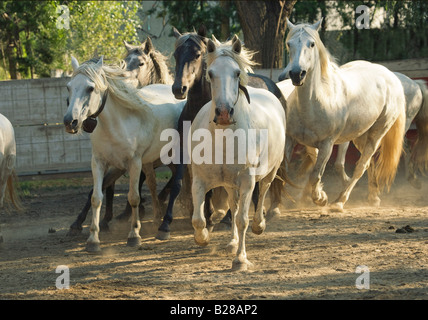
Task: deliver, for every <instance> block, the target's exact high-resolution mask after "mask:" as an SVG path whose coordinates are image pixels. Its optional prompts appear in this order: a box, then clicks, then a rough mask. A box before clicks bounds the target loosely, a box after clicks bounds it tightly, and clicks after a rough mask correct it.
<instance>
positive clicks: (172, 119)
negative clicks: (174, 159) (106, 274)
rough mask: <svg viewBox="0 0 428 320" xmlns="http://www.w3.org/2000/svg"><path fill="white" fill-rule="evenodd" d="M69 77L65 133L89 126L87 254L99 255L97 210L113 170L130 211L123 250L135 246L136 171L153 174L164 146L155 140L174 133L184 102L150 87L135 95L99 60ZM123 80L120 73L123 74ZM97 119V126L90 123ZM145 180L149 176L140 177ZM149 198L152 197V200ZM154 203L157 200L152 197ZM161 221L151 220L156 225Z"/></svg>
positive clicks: (137, 223)
mask: <svg viewBox="0 0 428 320" xmlns="http://www.w3.org/2000/svg"><path fill="white" fill-rule="evenodd" d="M73 70H74V72H73V76H72V78H71V80H70V82H69V83H68V84H67V88H68V90H69V106H68V109H67V112H66V113H65V115H64V125H65V129H66V131H67V132H68V133H72V134H75V133H78V132H80V130H81V129H82V126H87V125H88V124H87V123H86V122H87V121H90V123H92V126H93V125H94V124H93V123H94V122H95V124H96V127H95V130H94V131H93V133H92V134H91V136H90V138H91V143H92V165H91V166H92V175H93V179H94V188H93V190H94V191H93V194H92V201H91V202H92V224H91V227H90V236H89V238H88V241H87V247H86V248H87V250H88V251H89V252H99V251H100V250H101V249H100V240H99V235H98V234H99V215H100V209H101V205H102V199H103V192H102V182H103V177H104V175H105V173H106V170H107V169H108V168H109V167H110V166H113V167H115V168H117V169H120V170H126V171H128V173H129V192H128V201H129V203H130V205H131V207H132V218H131V231H130V232H129V235H128V245H130V246H136V245H139V243H140V239H141V237H140V235H139V231H140V227H141V224H140V220H139V218H138V204H139V202H140V195H139V192H138V182H139V177H140V172H141V169H143V171H144V172H145V173H146V172H152V171H153V162H154V161H156V160H158V159H159V157H160V155H161V149H162V148H163V147H164V145H165V144H166V142H163V141H161V140H160V135H161V132H162V131H163V130H165V129H170V128H177V121H178V117H179V115H180V113H181V111H182V108H183V106H184V103H185V101H182V102H177V101H176V100H175V98H174V96H173V95H172V93H171V86H170V85H163V84H155V85H149V86H146V87H144V88H143V89H140V90H138V89H136V88H135V87H133V86H132V85H131V84H129V83H127V82H126V79H124V77H123V74H124V72H126V71H125V70H124V69H122V68H117V67H116V68H115V67H108V66H105V65H103V59H102V58H101V59H100V60H99V61H97V62H96V61H88V62H86V63H84V64H82V65H81V66H79V65H78V64H77V60H75V61H74V63H73ZM125 74H126V73H125ZM96 118H97V119H98V123H97V122H96ZM146 176H147V179H149V178H150V177H152V178H154V177H155V176H154V174H146ZM152 198H153V197H152ZM155 198H157V196H155ZM160 219H161V217H160V216H159V217H156V220H160Z"/></svg>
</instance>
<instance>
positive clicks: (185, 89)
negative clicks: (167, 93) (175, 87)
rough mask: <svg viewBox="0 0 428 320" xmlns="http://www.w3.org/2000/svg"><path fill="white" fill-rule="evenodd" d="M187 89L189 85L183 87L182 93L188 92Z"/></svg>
mask: <svg viewBox="0 0 428 320" xmlns="http://www.w3.org/2000/svg"><path fill="white" fill-rule="evenodd" d="M186 91H187V87H186V86H183V87H182V88H181V93H182V94H184V93H186Z"/></svg>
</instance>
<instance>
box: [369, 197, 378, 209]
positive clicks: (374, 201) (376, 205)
mask: <svg viewBox="0 0 428 320" xmlns="http://www.w3.org/2000/svg"><path fill="white" fill-rule="evenodd" d="M369 204H370V205H371V206H372V207H375V208H378V207H380V199H379V198H378V197H376V198H374V199H369Z"/></svg>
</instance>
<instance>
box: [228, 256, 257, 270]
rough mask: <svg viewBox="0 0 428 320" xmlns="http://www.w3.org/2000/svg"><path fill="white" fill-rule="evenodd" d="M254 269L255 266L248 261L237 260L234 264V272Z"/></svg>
mask: <svg viewBox="0 0 428 320" xmlns="http://www.w3.org/2000/svg"><path fill="white" fill-rule="evenodd" d="M253 267H254V265H253V264H252V263H251V262H250V261H248V260H247V259H244V260H241V259H239V258H235V259H234V260H233V262H232V271H247V270H248V269H252V268H253Z"/></svg>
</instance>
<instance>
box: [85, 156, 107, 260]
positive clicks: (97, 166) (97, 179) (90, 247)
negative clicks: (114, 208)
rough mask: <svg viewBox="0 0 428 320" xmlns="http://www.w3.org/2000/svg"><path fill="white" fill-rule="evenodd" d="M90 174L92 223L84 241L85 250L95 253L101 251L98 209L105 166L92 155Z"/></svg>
mask: <svg viewBox="0 0 428 320" xmlns="http://www.w3.org/2000/svg"><path fill="white" fill-rule="evenodd" d="M91 166H92V176H93V180H94V187H93V192H92V197H91V206H92V223H91V227H90V228H89V238H88V240H87V242H86V250H87V251H88V252H93V253H97V252H100V251H101V248H100V239H99V232H100V225H99V222H100V211H101V205H102V203H103V188H102V185H103V177H104V172H105V167H104V166H103V165H102V164H101V163H99V162H98V161H96V160H95V158H94V157H92V162H91Z"/></svg>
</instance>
